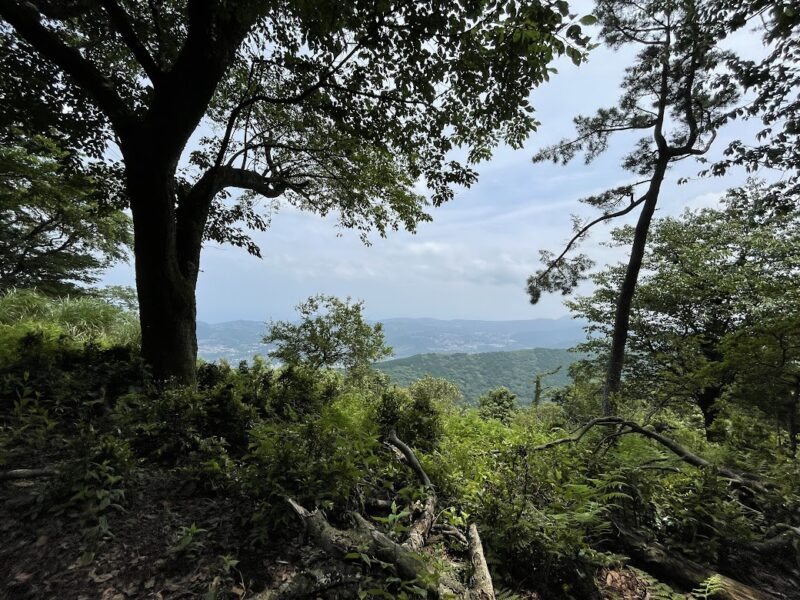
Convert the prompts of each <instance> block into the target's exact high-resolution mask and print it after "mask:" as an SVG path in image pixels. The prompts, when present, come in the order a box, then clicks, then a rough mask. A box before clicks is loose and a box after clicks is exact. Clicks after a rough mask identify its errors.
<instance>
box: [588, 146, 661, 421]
mask: <svg viewBox="0 0 800 600" xmlns="http://www.w3.org/2000/svg"><path fill="white" fill-rule="evenodd" d="M667 164H668V159H667V157H666V156H665V155H662V156H661V157H660V158H659V159H658V162H657V163H656V166H655V170H654V172H653V178H652V179H651V180H650V187H649V188H648V190H647V199H646V200H645V202H644V206H643V207H642V212H641V213H640V214H639V220H638V222H637V223H636V231H635V233H634V236H633V246H632V247H631V256H630V259H628V267H627V268H626V270H625V279H624V280H623V282H622V286H621V287H620V290H619V296H618V297H617V306H616V310H615V313H614V333H613V335H612V338H611V352H610V354H609V358H608V369H607V371H606V381H605V386H604V388H603V414H604V415H605V416H611V415H613V414H614V412H615V410H614V406H613V396H614V394H616V393H617V392H619V388H620V384H621V382H622V368H623V366H624V363H625V346H626V345H627V343H628V330H629V328H630V320H631V306H632V305H633V295H634V292H635V291H636V283H637V282H638V280H639V271H640V270H641V268H642V261H643V259H644V251H645V247H646V245H647V234H648V232H649V231H650V222H651V221H652V220H653V214H654V213H655V210H656V204H657V203H658V194H659V192H660V191H661V182H662V181H664V175H665V174H666V172H667Z"/></svg>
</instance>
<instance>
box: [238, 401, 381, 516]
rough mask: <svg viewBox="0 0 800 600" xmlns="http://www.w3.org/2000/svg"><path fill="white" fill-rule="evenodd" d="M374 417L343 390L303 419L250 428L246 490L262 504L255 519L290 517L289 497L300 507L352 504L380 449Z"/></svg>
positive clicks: (262, 424) (261, 424) (264, 423)
mask: <svg viewBox="0 0 800 600" xmlns="http://www.w3.org/2000/svg"><path fill="white" fill-rule="evenodd" d="M378 437H379V433H378V428H377V426H376V423H375V420H374V416H373V414H372V412H371V411H370V410H369V408H368V407H367V406H366V405H365V403H364V402H363V399H362V398H361V397H360V396H358V395H345V396H342V397H339V398H337V399H336V400H335V401H332V402H331V403H330V404H328V405H326V406H324V407H322V409H321V411H320V413H319V414H318V415H309V416H308V417H307V418H306V419H305V420H304V421H293V422H276V421H262V422H261V423H259V424H258V425H256V426H255V427H254V428H253V429H252V430H251V431H250V439H251V442H250V444H251V450H250V455H249V456H248V460H247V467H246V469H245V474H244V477H245V487H246V489H247V491H248V493H249V494H250V495H251V496H253V497H254V498H256V499H258V500H260V501H261V503H262V509H261V511H260V514H259V515H257V516H258V517H259V519H261V520H263V521H265V522H266V523H267V524H269V525H271V526H275V525H276V524H278V523H283V522H287V521H288V522H293V519H294V517H292V515H291V513H290V511H289V506H288V504H287V503H286V499H287V498H293V499H295V500H297V501H298V502H300V503H301V504H303V505H304V506H321V507H325V508H328V509H339V510H340V509H343V508H345V507H348V506H349V507H355V503H356V501H357V490H358V487H359V485H361V484H362V483H363V480H364V479H365V477H367V476H368V475H369V473H370V471H371V469H373V468H374V467H375V466H376V464H377V461H378V460H379V459H378V456H377V454H378V451H379V448H380V445H379V442H378Z"/></svg>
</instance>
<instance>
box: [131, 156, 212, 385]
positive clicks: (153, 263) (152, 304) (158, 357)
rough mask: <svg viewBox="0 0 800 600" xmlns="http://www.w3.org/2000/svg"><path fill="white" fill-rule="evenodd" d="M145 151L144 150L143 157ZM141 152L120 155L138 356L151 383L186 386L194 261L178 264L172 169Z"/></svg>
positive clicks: (190, 370) (191, 374)
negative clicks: (137, 322) (130, 236)
mask: <svg viewBox="0 0 800 600" xmlns="http://www.w3.org/2000/svg"><path fill="white" fill-rule="evenodd" d="M150 148H152V146H151V145H145V150H144V152H147V150H149V149H150ZM144 152H143V153H136V152H128V153H125V165H126V172H127V189H128V194H129V196H130V200H131V212H132V214H133V229H134V258H135V263H136V289H137V292H138V296H139V320H140V323H141V329H142V355H143V358H144V360H145V362H146V363H147V364H148V365H150V367H151V368H152V369H153V376H154V377H155V378H156V379H157V380H159V381H167V380H172V381H177V382H179V383H192V382H194V380H195V374H196V360H197V336H196V317H197V309H196V300H195V285H196V283H197V273H198V269H199V264H197V262H199V260H198V261H196V262H192V261H189V260H184V261H181V260H179V252H178V236H177V229H178V226H177V222H176V215H175V212H176V208H175V207H176V193H175V183H174V173H175V168H174V167H173V165H171V164H169V162H167V161H164V160H163V159H162V160H159V158H158V157H157V156H156V157H154V158H149V157H148V156H147V155H146V154H144ZM165 162H166V164H165ZM194 250H195V252H193V253H192V255H193V256H197V257H198V259H199V255H200V246H199V242H198V243H197V247H196V248H195V249H194Z"/></svg>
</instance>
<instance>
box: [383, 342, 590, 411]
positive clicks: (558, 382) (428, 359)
mask: <svg viewBox="0 0 800 600" xmlns="http://www.w3.org/2000/svg"><path fill="white" fill-rule="evenodd" d="M584 356H585V355H582V354H578V353H574V352H570V351H569V350H564V349H563V348H535V349H532V350H515V351H510V352H484V353H480V354H418V355H416V356H411V357H408V358H399V359H395V360H387V361H384V362H382V363H378V364H377V365H375V366H376V368H377V369H379V370H380V371H383V372H384V373H386V374H387V375H389V377H390V378H391V380H392V383H396V384H397V385H400V386H407V385H409V384H411V383H413V382H415V381H417V380H418V379H420V378H422V377H424V376H425V375H431V376H433V377H442V378H444V379H447V380H449V381H452V382H453V383H455V384H456V385H458V387H459V388H460V389H461V393H462V394H464V400H465V401H466V402H467V403H468V404H475V403H476V402H477V400H478V398H479V397H480V396H482V395H483V394H485V393H486V392H488V391H489V390H492V389H495V388H498V387H500V386H505V387H507V388H509V389H510V390H511V391H512V392H514V393H515V394H516V395H517V396H518V397H519V401H520V402H521V403H522V404H530V402H531V401H532V400H533V396H534V389H535V388H534V386H535V384H534V381H535V378H536V375H537V374H539V373H550V374H549V375H546V376H545V377H542V388H543V391H544V394H543V396H545V395H546V393H547V390H548V389H552V388H554V387H560V386H563V385H566V384H567V383H569V376H568V370H569V365H571V364H572V363H573V362H575V361H576V360H579V359H581V358H583V357H584Z"/></svg>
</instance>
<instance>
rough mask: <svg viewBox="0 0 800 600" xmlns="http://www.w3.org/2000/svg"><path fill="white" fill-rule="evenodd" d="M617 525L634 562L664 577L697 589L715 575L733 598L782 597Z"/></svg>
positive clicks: (761, 599)
mask: <svg viewBox="0 0 800 600" xmlns="http://www.w3.org/2000/svg"><path fill="white" fill-rule="evenodd" d="M615 526H616V529H617V531H618V532H619V538H620V540H621V541H622V543H623V546H624V547H625V549H626V551H627V553H628V554H629V555H630V557H631V561H632V563H633V564H634V565H635V566H639V567H640V568H642V569H643V570H645V571H647V572H648V573H651V574H653V575H655V576H656V577H658V578H660V579H664V580H665V581H667V582H670V583H675V584H678V585H680V586H684V587H686V588H692V589H693V588H696V587H698V586H700V585H701V584H703V583H704V582H707V581H708V580H709V579H711V578H712V577H713V578H714V579H715V580H716V585H717V586H718V587H720V588H722V589H723V590H724V591H725V593H727V594H728V597H730V598H731V600H777V599H778V598H779V596H775V595H773V594H770V593H767V592H763V591H761V590H758V589H756V588H754V587H751V586H749V585H747V584H744V583H741V582H740V581H736V580H735V579H731V578H730V577H727V576H725V575H722V574H720V573H717V572H715V571H713V570H712V569H709V568H708V567H705V566H703V565H701V564H699V563H696V562H694V561H693V560H691V559H689V558H686V557H684V556H681V555H680V554H678V553H676V552H670V551H669V550H667V548H665V547H664V546H662V545H661V544H659V543H658V542H653V541H648V540H645V539H644V538H643V537H642V536H640V535H638V534H636V533H634V532H632V531H630V530H629V529H627V528H625V527H624V526H622V525H620V524H619V523H615Z"/></svg>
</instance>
